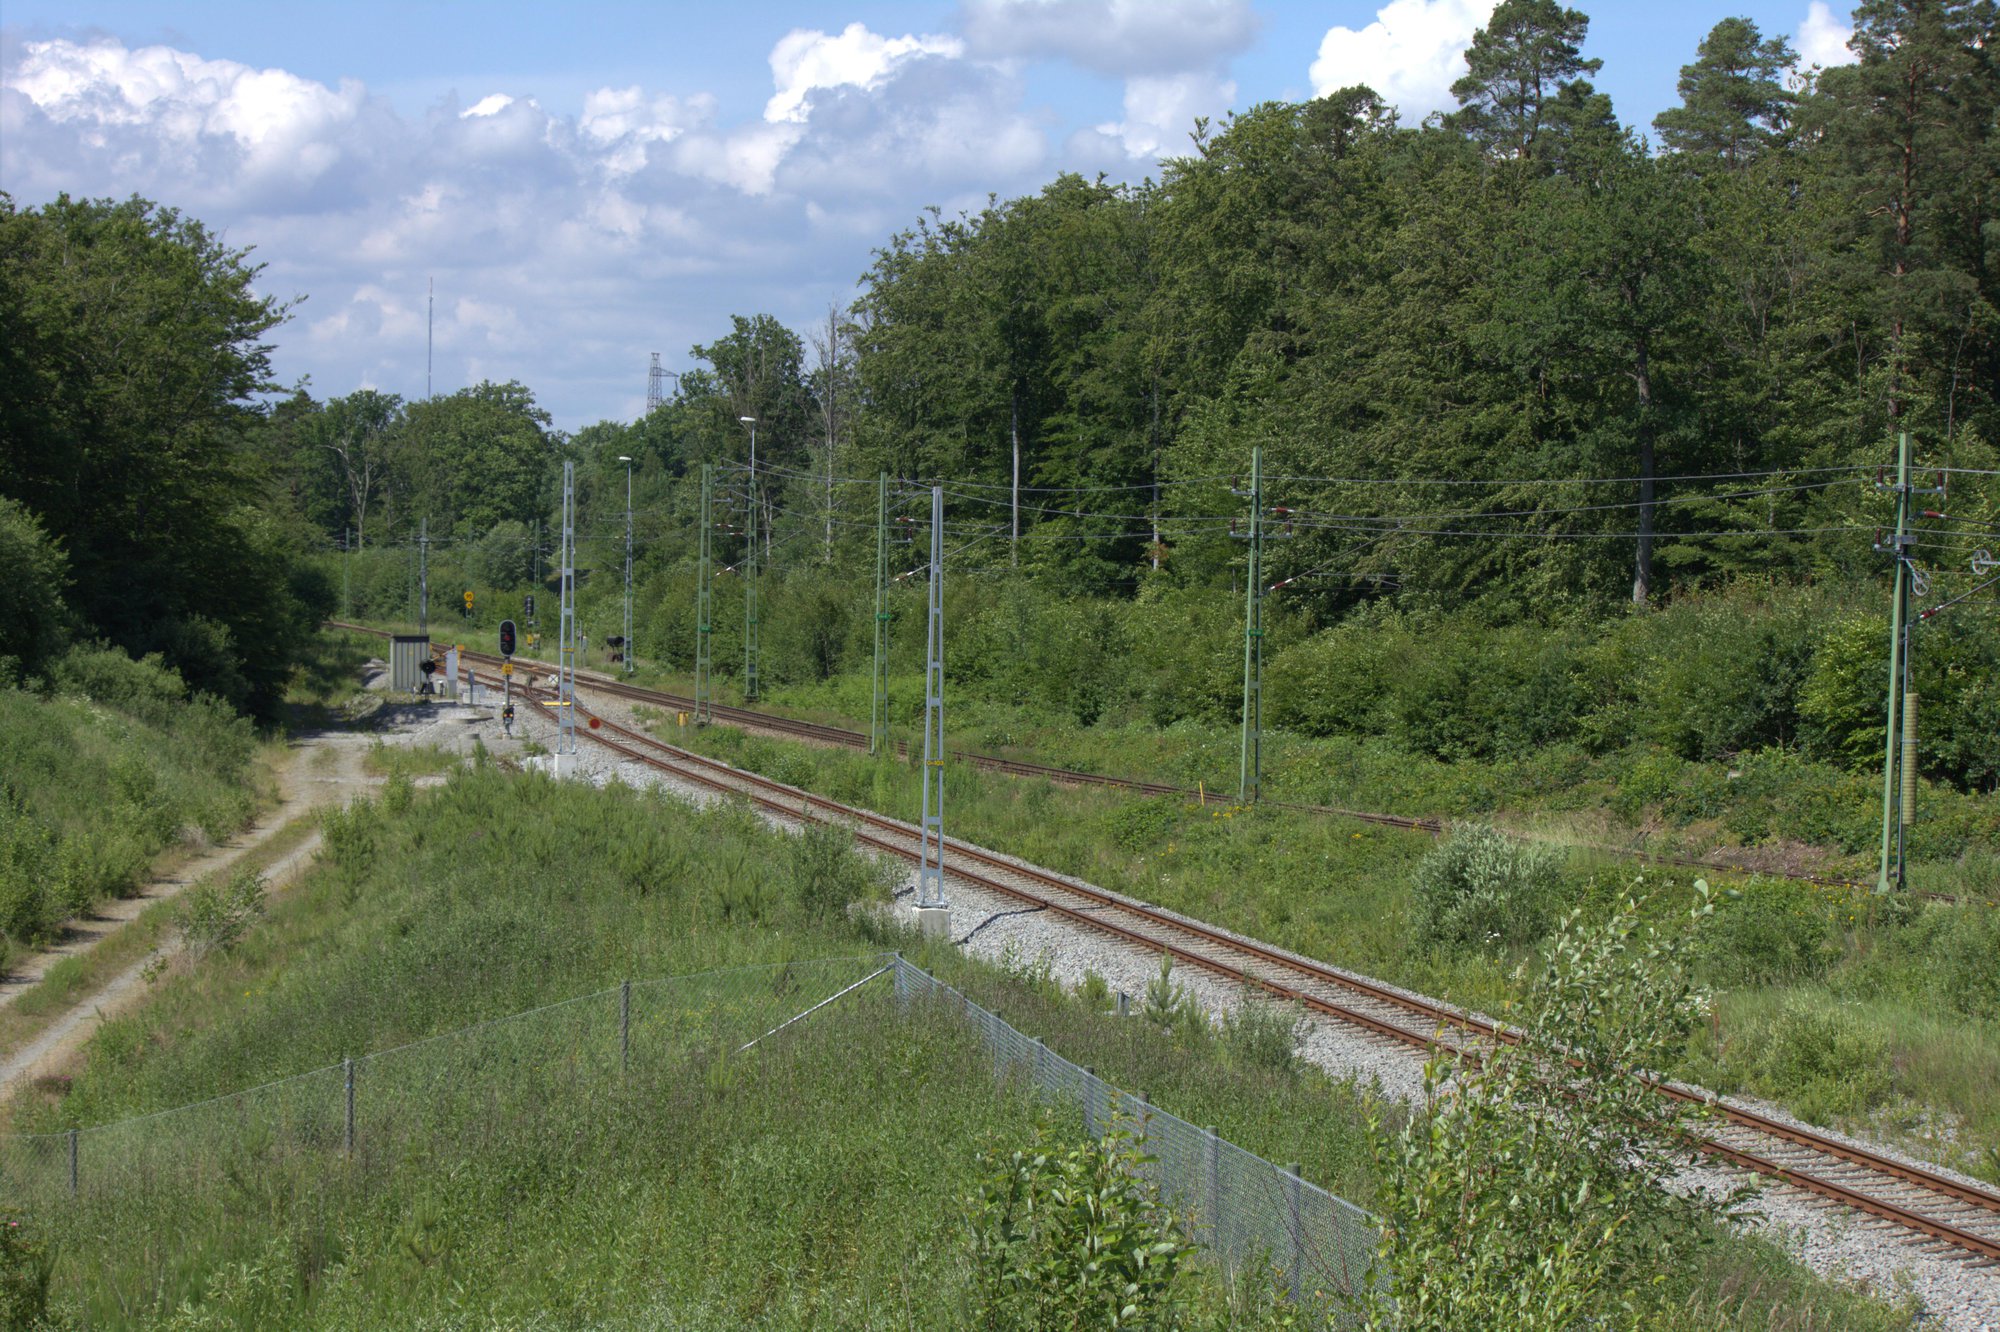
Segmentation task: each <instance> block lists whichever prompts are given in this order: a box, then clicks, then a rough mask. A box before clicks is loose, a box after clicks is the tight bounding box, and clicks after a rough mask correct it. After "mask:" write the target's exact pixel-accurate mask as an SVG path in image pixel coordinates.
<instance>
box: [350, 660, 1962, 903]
mask: <svg viewBox="0 0 2000 1332" xmlns="http://www.w3.org/2000/svg"><path fill="white" fill-rule="evenodd" d="M327 624H329V625H331V626H332V627H334V628H336V629H346V630H349V631H351V632H354V633H361V634H372V635H374V636H375V637H378V638H387V637H389V636H390V635H389V633H388V632H387V631H386V630H382V629H371V628H368V627H367V626H366V625H359V624H349V623H347V622H345V621H342V620H328V621H327ZM462 655H463V656H464V657H465V658H466V660H467V661H469V662H474V663H480V664H484V665H487V666H489V667H497V666H498V665H499V664H500V660H501V659H500V658H499V657H497V656H494V655H492V654H489V653H484V652H472V651H464V652H463V653H462ZM515 660H516V661H519V662H529V661H530V660H531V659H529V658H525V657H517V658H515ZM531 664H533V665H534V666H535V667H537V668H538V669H545V670H550V671H553V670H554V669H555V667H554V666H552V665H550V664H549V663H547V662H541V661H535V662H532V663H531ZM577 678H578V680H579V681H580V682H581V684H582V686H583V687H587V688H589V689H593V690H596V691H597V692H599V693H603V694H609V695H611V696H612V697H614V698H622V699H625V700H626V701H628V702H632V703H641V704H644V705H646V706H647V707H655V708H663V709H665V710H667V711H669V712H691V711H693V710H694V706H695V703H694V700H693V699H691V698H686V697H683V696H682V695H679V694H670V693H667V692H665V691H664V690H659V689H647V688H644V687H642V686H639V685H630V684H625V683H624V682H622V681H619V680H616V679H612V678H611V677H609V676H604V675H600V674H598V673H596V672H579V673H578V676H577ZM709 711H710V713H711V714H712V715H713V716H714V717H715V719H716V720H717V721H721V722H727V723H728V724H729V725H731V726H737V727H741V728H743V729H744V730H751V731H764V732H768V733H771V734H775V735H785V736H792V737H795V738H797V739H801V740H808V741H811V742H813V743H815V744H823V745H831V746H834V747H836V748H841V749H857V750H862V751H866V750H867V748H868V737H867V736H866V735H864V734H863V733H861V732H860V731H853V730H848V729H847V728H845V727H841V726H830V725H827V724H826V723H824V722H810V721H803V720H801V719H799V718H797V717H786V716H782V715H780V714H778V713H773V712H758V711H756V710H754V709H751V708H736V707H730V706H728V705H727V704H722V703H711V704H710V705H709ZM949 753H950V755H951V757H952V758H953V759H954V760H956V761H958V762H961V763H967V764H970V765H971V766H973V767H975V768H982V769H985V770H986V771H988V772H999V773H1005V774H1007V775H1009V776H1014V777H1028V778H1040V779H1043V780H1046V781H1050V782H1055V783H1057V784H1059V785H1064V786H1096V787H1105V788H1109V789H1112V790H1118V791H1133V792H1136V793H1138V794H1140V795H1150V796H1173V797H1176V798H1178V799H1183V800H1204V801H1206V800H1207V799H1211V798H1213V797H1210V796H1208V795H1207V794H1206V793H1204V792H1201V791H1198V790H1196V789H1195V788H1193V787H1187V786H1176V785H1174V784H1172V783H1168V782H1149V781H1142V780H1140V779H1138V778H1133V777H1114V776H1110V775H1107V774H1105V773H1101V772H1083V771H1080V770H1078V769H1075V768H1060V767H1054V766H1052V765H1049V764H1046V763H1030V762H1027V761H1026V760H1023V759H1011V758H1003V757H1001V756H1000V755H997V754H981V753H978V752H976V751H973V750H965V749H953V750H950V751H949ZM896 754H897V757H899V758H907V757H908V756H909V747H908V746H907V745H906V744H904V743H902V742H897V744H896ZM1263 803H1264V804H1266V805H1269V806H1271V807H1273V808H1275V809H1290V810H1297V811H1300V812H1302V813H1307V814H1322V815H1331V816H1334V817H1337V818H1344V819H1354V820H1356V821H1357V822H1360V823H1371V824H1376V825H1379V826H1382V827H1389V828H1403V829H1407V830H1409V831H1412V832H1423V833H1429V834H1430V835H1431V836H1433V837H1435V836H1438V835H1440V834H1442V833H1443V832H1444V831H1445V830H1446V828H1447V827H1448V826H1449V821H1448V820H1446V819H1443V818H1433V817H1425V816H1421V815H1408V814H1383V813H1380V812H1378V811H1374V810H1361V809H1345V808H1342V807H1341V806H1338V805H1315V804H1309V803H1306V802H1303V801H1297V800H1269V799H1267V800H1265V801H1263ZM1586 849H1588V850H1591V851H1596V852H1601V853H1603V854H1605V855H1610V856H1618V857H1621V858H1623V859H1627V860H1636V861H1638V862H1640V863H1642V864H1647V865H1670V866H1673V867H1675V868H1677V869H1695V870H1704V871H1706V872H1708V873H1711V874H1737V875H1746V876H1747V875H1763V876H1764V877H1766V878H1775V879H1790V880H1793V881H1795V882H1799V883H1813V884H1818V885H1820V886H1821V887H1826V888H1845V889H1849V890H1859V891H1864V892H1872V891H1873V890H1874V885H1873V884H1872V883H1864V882H1862V881H1861V880H1859V879H1843V878H1839V877H1837V876H1834V875H1826V874H1809V873H1805V872H1803V871H1799V870H1779V869H1752V868H1749V867H1747V866H1743V865H1732V864H1730V863H1728V862H1727V861H1717V860H1701V859H1698V858H1695V857H1691V856H1668V855H1661V854H1658V853H1657V852H1652V851H1639V850H1634V849H1632V848H1630V847H1621V846H1609V845H1604V844H1601V843H1591V844H1587V846H1586ZM1921 896H1923V897H1924V898H1926V899H1928V900H1933V901H1939V902H1956V901H1958V900H1959V899H1958V898H1957V897H1956V896H1954V895H1952V894H1949V893H1923V894H1921Z"/></svg>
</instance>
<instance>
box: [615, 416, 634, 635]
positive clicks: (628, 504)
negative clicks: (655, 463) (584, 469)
mask: <svg viewBox="0 0 2000 1332" xmlns="http://www.w3.org/2000/svg"><path fill="white" fill-rule="evenodd" d="M618 461H619V462H622V463H624V464H625V643H624V645H623V646H622V647H620V648H619V652H620V653H621V654H623V656H624V658H625V674H627V675H630V674H631V673H632V460H631V459H630V458H628V457H626V456H625V455H624V454H622V453H621V454H619V455H618Z"/></svg>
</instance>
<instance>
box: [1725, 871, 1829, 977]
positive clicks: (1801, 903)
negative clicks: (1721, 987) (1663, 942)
mask: <svg viewBox="0 0 2000 1332" xmlns="http://www.w3.org/2000/svg"><path fill="white" fill-rule="evenodd" d="M1818 891H1819V890H1817V889H1815V888H1814V887H1813V886H1812V885H1810V884H1803V883H1790V882H1779V881H1775V880H1770V879H1753V880H1752V881H1751V882H1750V883H1749V885H1748V886H1746V887H1744V888H1743V889H1741V890H1729V891H1725V892H1724V894H1723V897H1722V900H1721V901H1720V902H1719V903H1718V904H1717V907H1716V912H1715V924H1714V925H1713V927H1712V928H1711V929H1710V930H1709V932H1708V948H1707V957H1706V958H1705V959H1704V960H1705V963H1706V968H1705V969H1706V970H1707V971H1708V973H1709V975H1710V977H1711V978H1712V979H1714V980H1716V981H1718V982H1721V983H1724V984H1730V985H1763V984H1768V983H1770V982H1772V981H1785V980H1791V981H1796V980H1806V979H1811V978H1816V977H1819V976H1823V975H1825V974H1826V970H1827V968H1828V967H1829V966H1831V965H1832V964H1833V962H1834V961H1835V960H1836V959H1837V958H1838V957H1839V956H1840V951H1841V950H1840V940H1839V938H1838V937H1837V936H1836V934H1835V932H1834V931H1833V929H1832V922H1831V921H1830V920H1829V918H1828V915H1827V912H1826V911H1825V910H1824V909H1823V908H1822V907H1821V905H1820V903H1819V900H1818V898H1817V896H1816V894H1817V892H1818Z"/></svg>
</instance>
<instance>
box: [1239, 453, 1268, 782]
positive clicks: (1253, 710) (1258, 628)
mask: <svg viewBox="0 0 2000 1332" xmlns="http://www.w3.org/2000/svg"><path fill="white" fill-rule="evenodd" d="M1249 536H1250V573H1249V577H1248V578H1247V579H1246V580H1245V582H1244V595H1243V753H1242V757H1241V762H1240V763H1239V765H1238V768H1237V774H1236V800H1237V803H1239V804H1244V805H1249V804H1255V803H1256V800H1257V796H1258V787H1259V786H1260V785H1261V784H1262V781H1263V765H1264V755H1263V744H1264V737H1263V732H1262V725H1263V693H1264V649H1263V643H1264V588H1263V583H1262V579H1263V568H1262V566H1263V559H1262V556H1263V553H1264V451H1263V450H1262V449H1261V448H1252V449H1251V450H1250V533H1249Z"/></svg>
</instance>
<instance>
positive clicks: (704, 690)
mask: <svg viewBox="0 0 2000 1332" xmlns="http://www.w3.org/2000/svg"><path fill="white" fill-rule="evenodd" d="M714 475H715V473H714V468H713V467H712V466H711V465H710V464H708V463H703V464H702V465H701V540H700V542H699V543H698V545H699V549H700V552H701V553H700V556H699V558H698V559H697V561H696V565H695V584H694V586H695V591H694V719H695V722H696V723H697V724H702V723H706V722H707V721H708V719H709V703H708V673H709V641H710V635H709V628H710V607H709V589H708V585H709V582H710V581H711V575H710V573H709V558H710V554H709V552H710V539H711V534H712V532H713V528H714V517H713V514H714V508H715V501H714Z"/></svg>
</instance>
